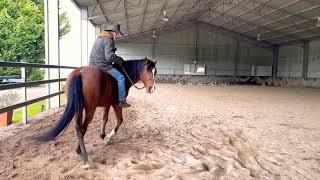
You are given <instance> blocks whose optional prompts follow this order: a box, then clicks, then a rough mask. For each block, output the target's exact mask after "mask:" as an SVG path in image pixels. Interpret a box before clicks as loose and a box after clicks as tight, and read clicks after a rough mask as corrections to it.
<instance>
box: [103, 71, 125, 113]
mask: <svg viewBox="0 0 320 180" xmlns="http://www.w3.org/2000/svg"><path fill="white" fill-rule="evenodd" d="M108 73H109V74H110V75H111V76H112V77H114V78H115V79H116V80H117V82H118V99H119V106H121V107H129V106H130V105H129V104H128V103H127V102H126V87H125V79H124V77H123V75H122V74H121V73H120V72H119V71H118V70H117V69H115V68H112V69H111V70H109V71H108Z"/></svg>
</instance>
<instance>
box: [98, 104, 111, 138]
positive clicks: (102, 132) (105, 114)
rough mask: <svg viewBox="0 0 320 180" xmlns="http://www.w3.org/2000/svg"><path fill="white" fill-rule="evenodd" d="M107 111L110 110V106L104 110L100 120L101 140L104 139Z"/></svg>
mask: <svg viewBox="0 0 320 180" xmlns="http://www.w3.org/2000/svg"><path fill="white" fill-rule="evenodd" d="M109 110H110V105H108V106H106V107H105V108H104V113H103V118H102V126H101V131H100V137H101V139H104V138H105V137H106V133H105V130H106V124H107V122H108V116H109Z"/></svg>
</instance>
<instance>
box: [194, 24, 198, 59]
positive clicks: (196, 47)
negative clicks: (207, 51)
mask: <svg viewBox="0 0 320 180" xmlns="http://www.w3.org/2000/svg"><path fill="white" fill-rule="evenodd" d="M198 44H199V23H198V22H195V39H194V55H195V59H194V60H195V61H196V62H197V63H198V61H199V46H198Z"/></svg>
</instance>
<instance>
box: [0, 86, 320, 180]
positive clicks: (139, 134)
mask: <svg viewBox="0 0 320 180" xmlns="http://www.w3.org/2000/svg"><path fill="white" fill-rule="evenodd" d="M129 102H130V103H131V104H132V105H133V107H132V108H129V109H126V110H125V111H124V123H123V124H122V126H121V127H120V130H119V132H118V134H117V135H116V136H115V137H114V139H113V141H112V144H111V145H108V146H107V145H105V144H104V142H103V141H102V140H101V139H100V138H99V130H100V125H101V117H102V110H101V109H98V110H97V112H96V115H95V118H94V120H93V122H92V123H91V124H90V126H89V128H88V132H87V134H86V136H85V141H86V147H87V151H88V153H89V156H90V159H91V160H92V162H93V163H94V165H95V166H96V169H90V170H84V169H82V162H81V161H80V158H79V157H78V156H77V155H76V154H75V152H74V149H75V147H76V145H77V138H76V135H75V131H74V126H73V124H71V126H70V127H69V129H68V130H67V131H66V132H65V133H64V135H63V136H61V137H60V138H59V139H58V140H56V141H54V142H49V143H45V144H40V143H33V142H31V141H30V140H28V137H30V136H32V135H35V134H37V133H39V132H42V131H44V130H45V129H47V128H48V127H49V126H50V125H52V123H53V122H54V121H56V120H57V119H58V118H59V117H60V115H61V113H62V111H63V108H60V109H55V110H52V111H50V112H47V113H45V114H42V115H40V116H38V117H37V118H35V119H42V121H37V120H34V121H33V122H32V123H31V124H28V125H25V126H21V125H16V126H12V127H9V128H5V129H0V179H6V178H16V179H186V180H187V179H188V180H189V179H246V180H247V179H319V177H320V121H319V120H320V90H316V89H285V88H271V87H258V86H215V87H211V86H189V85H185V86H181V85H175V84H158V85H157V91H156V93H155V94H152V95H149V94H146V93H145V92H144V91H137V90H135V89H132V90H131V94H130V97H129ZM115 122H116V120H115V117H114V114H113V112H112V113H111V115H110V120H109V122H108V124H107V127H108V130H107V132H110V129H111V128H113V127H114V124H115Z"/></svg>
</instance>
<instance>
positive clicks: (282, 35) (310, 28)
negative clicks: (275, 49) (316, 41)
mask: <svg viewBox="0 0 320 180" xmlns="http://www.w3.org/2000/svg"><path fill="white" fill-rule="evenodd" d="M313 29H319V27H316V26H313V27H309V28H306V29H300V30H297V31H292V32H289V33H286V34H280V35H277V36H272V37H270V38H265V39H264V38H262V39H263V40H270V39H276V38H279V37H285V36H288V35H290V34H296V33H300V32H304V31H308V30H313ZM317 34H318V35H320V32H319V33H317Z"/></svg>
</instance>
